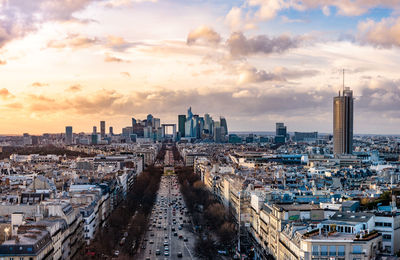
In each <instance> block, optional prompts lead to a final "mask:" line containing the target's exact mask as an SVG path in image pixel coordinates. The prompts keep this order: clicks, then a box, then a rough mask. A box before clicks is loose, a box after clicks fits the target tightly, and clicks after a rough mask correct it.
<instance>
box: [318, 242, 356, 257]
mask: <svg viewBox="0 0 400 260" xmlns="http://www.w3.org/2000/svg"><path fill="white" fill-rule="evenodd" d="M351 252H352V253H353V254H361V253H362V246H360V245H354V246H352V251H351ZM312 255H313V256H328V255H329V256H344V255H345V246H317V245H314V246H312Z"/></svg>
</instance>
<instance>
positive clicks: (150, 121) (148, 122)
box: [146, 114, 153, 126]
mask: <svg viewBox="0 0 400 260" xmlns="http://www.w3.org/2000/svg"><path fill="white" fill-rule="evenodd" d="M146 125H147V126H153V115H152V114H148V115H147V118H146Z"/></svg>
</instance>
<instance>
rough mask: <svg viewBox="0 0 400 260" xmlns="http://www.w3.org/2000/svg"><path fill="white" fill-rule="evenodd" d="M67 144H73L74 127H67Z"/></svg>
mask: <svg viewBox="0 0 400 260" xmlns="http://www.w3.org/2000/svg"><path fill="white" fill-rule="evenodd" d="M65 143H66V144H72V126H66V127H65Z"/></svg>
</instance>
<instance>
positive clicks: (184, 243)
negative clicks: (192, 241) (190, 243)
mask: <svg viewBox="0 0 400 260" xmlns="http://www.w3.org/2000/svg"><path fill="white" fill-rule="evenodd" d="M183 245H184V246H185V247H186V250H187V251H188V252H189V255H190V259H193V257H192V253H190V250H189V248H188V247H187V245H186V242H183Z"/></svg>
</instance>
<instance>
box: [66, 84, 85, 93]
mask: <svg viewBox="0 0 400 260" xmlns="http://www.w3.org/2000/svg"><path fill="white" fill-rule="evenodd" d="M81 90H82V86H81V85H80V84H76V85H72V86H69V87H68V88H67V89H66V91H68V92H79V91H81Z"/></svg>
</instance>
